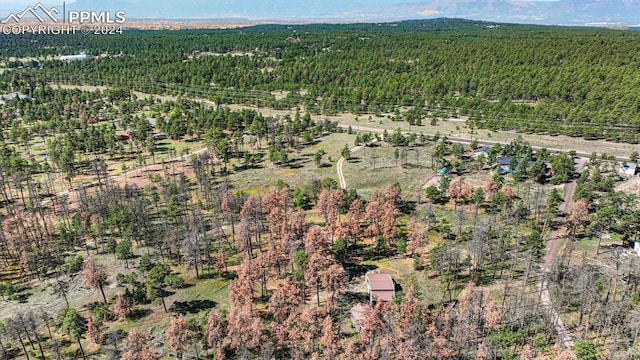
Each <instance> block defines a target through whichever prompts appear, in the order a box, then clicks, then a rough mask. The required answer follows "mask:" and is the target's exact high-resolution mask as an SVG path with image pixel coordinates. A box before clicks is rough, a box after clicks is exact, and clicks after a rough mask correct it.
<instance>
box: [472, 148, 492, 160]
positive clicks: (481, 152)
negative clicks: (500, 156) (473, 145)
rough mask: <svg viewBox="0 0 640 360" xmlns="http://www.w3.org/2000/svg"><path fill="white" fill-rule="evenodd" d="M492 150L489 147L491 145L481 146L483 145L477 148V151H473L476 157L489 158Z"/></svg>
mask: <svg viewBox="0 0 640 360" xmlns="http://www.w3.org/2000/svg"><path fill="white" fill-rule="evenodd" d="M490 151H491V147H489V146H481V147H479V148H477V149H476V151H474V152H473V157H475V158H476V159H478V158H481V157H483V158H488V157H489V152H490Z"/></svg>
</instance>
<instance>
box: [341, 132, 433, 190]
mask: <svg viewBox="0 0 640 360" xmlns="http://www.w3.org/2000/svg"><path fill="white" fill-rule="evenodd" d="M394 151H395V148H393V147H391V146H387V145H386V144H384V145H380V146H376V147H365V148H362V149H361V150H360V151H358V152H354V153H353V154H352V159H351V160H349V161H347V162H345V164H344V166H343V172H344V177H345V181H346V183H347V188H354V189H358V193H359V194H360V195H363V196H364V197H365V198H368V197H369V196H370V195H371V193H372V192H373V191H374V190H375V189H384V188H385V187H386V186H387V185H391V184H394V183H396V182H398V183H399V184H400V186H401V188H402V192H403V197H404V198H405V199H407V200H417V199H418V197H421V198H424V195H423V189H422V187H423V185H424V184H425V183H426V182H427V181H428V180H429V179H430V178H432V177H433V176H435V175H436V172H435V171H433V170H431V168H430V165H431V147H430V146H422V147H414V148H413V149H412V150H408V152H407V159H408V165H407V166H406V167H404V168H402V167H400V166H396V163H397V164H399V162H396V160H395V156H394ZM398 151H403V149H401V148H398ZM416 153H418V156H417V158H416V155H415V154H416ZM416 159H417V162H416ZM374 161H375V169H374Z"/></svg>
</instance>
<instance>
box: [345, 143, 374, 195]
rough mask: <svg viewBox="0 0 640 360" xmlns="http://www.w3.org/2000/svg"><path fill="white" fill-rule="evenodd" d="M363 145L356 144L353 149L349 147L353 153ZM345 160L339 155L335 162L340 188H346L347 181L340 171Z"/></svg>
mask: <svg viewBox="0 0 640 360" xmlns="http://www.w3.org/2000/svg"><path fill="white" fill-rule="evenodd" d="M372 143H375V140H374V141H372ZM363 147H364V146H362V145H360V146H356V147H354V148H353V149H351V152H352V153H354V152H356V151H358V150H360V149H362V148H363ZM345 161H346V159H345V158H344V157H342V156H341V157H340V159H338V163H337V164H336V168H337V170H338V182H339V185H340V189H345V190H346V189H347V182H346V181H345V180H344V173H343V172H342V165H344V162H345Z"/></svg>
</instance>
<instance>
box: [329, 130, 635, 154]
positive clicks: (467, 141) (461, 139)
mask: <svg viewBox="0 0 640 360" xmlns="http://www.w3.org/2000/svg"><path fill="white" fill-rule="evenodd" d="M338 127H340V128H343V129H348V128H349V127H351V129H352V130H356V131H366V132H372V133H378V134H382V133H384V131H385V130H387V132H393V131H395V130H389V129H381V128H375V127H366V126H353V125H346V124H338ZM402 134H403V135H405V136H406V135H409V134H416V135H420V134H423V135H424V136H426V137H427V139H430V140H431V139H433V137H434V136H435V134H431V133H427V132H424V131H404V132H402ZM440 137H441V138H442V137H444V135H440ZM447 140H449V141H451V142H455V143H461V144H471V142H473V140H474V139H473V138H466V137H457V136H447ZM475 140H476V141H477V143H478V144H479V145H486V146H493V145H496V144H500V145H508V144H509V143H507V142H500V141H491V140H481V139H475ZM531 148H532V149H533V150H536V151H538V150H542V149H543V148H542V147H541V146H531ZM545 149H547V151H549V152H552V153H560V154H569V153H570V152H572V151H574V152H575V154H576V156H577V157H579V158H585V159H588V158H589V157H590V156H591V153H587V152H581V151H575V150H566V149H554V148H545ZM615 158H616V160H618V161H628V160H629V158H628V157H624V156H616V157H615Z"/></svg>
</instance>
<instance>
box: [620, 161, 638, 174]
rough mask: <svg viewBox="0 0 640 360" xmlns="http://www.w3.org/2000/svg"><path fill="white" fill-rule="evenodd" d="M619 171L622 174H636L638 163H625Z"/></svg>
mask: <svg viewBox="0 0 640 360" xmlns="http://www.w3.org/2000/svg"><path fill="white" fill-rule="evenodd" d="M619 171H620V174H621V175H624V176H634V175H636V174H637V172H638V164H636V163H634V162H626V163H623V164H622V166H621V167H620V170H619Z"/></svg>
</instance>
